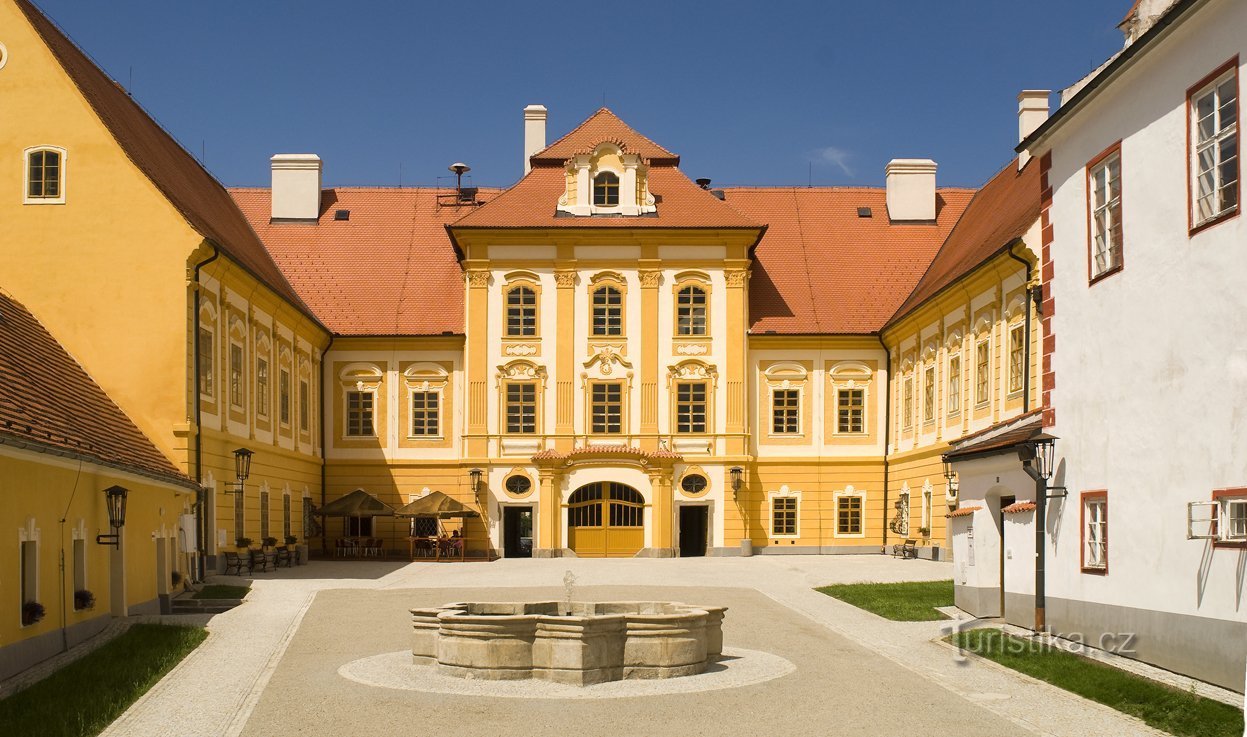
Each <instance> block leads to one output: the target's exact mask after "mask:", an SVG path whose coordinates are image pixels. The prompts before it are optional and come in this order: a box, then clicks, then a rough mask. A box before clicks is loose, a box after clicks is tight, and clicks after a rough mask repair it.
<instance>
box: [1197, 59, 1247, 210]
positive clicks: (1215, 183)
mask: <svg viewBox="0 0 1247 737" xmlns="http://www.w3.org/2000/svg"><path fill="white" fill-rule="evenodd" d="M1237 62H1238V59H1237V57H1236V58H1235V59H1233V60H1232V61H1231V62H1229V63H1228V64H1227V65H1226V66H1227V67H1229V68H1228V69H1226V70H1225V71H1224V72H1221V73H1220V74H1217V73H1216V72H1214V74H1217V76H1216V77H1215V78H1214V79H1213V80H1212V81H1211V82H1208V83H1207V84H1204V85H1202V86H1200V87H1198V89H1195V90H1194V91H1193V92H1191V93H1190V94H1189V97H1188V102H1187V104H1188V106H1189V108H1190V116H1191V118H1190V131H1191V140H1190V144H1189V145H1190V156H1191V161H1190V167H1191V197H1192V199H1193V200H1194V201H1193V202H1192V209H1193V214H1192V218H1191V220H1192V224H1193V225H1194V226H1196V227H1198V226H1200V225H1204V224H1206V223H1210V222H1212V221H1214V220H1217V219H1219V218H1221V217H1223V216H1225V215H1229V214H1231V213H1234V212H1237V211H1238V206H1239V196H1238V182H1239V160H1238V149H1239V145H1238V65H1237Z"/></svg>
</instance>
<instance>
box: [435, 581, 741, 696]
mask: <svg viewBox="0 0 1247 737" xmlns="http://www.w3.org/2000/svg"><path fill="white" fill-rule="evenodd" d="M568 588H569V590H570V584H569V585H568ZM726 611H727V608H726V607H711V606H690V605H688V604H681V603H678V602H659V601H610V602H577V601H571V600H570V598H569V600H567V601H540V602H531V603H511V602H461V603H455V604H446V605H445V606H441V607H433V608H426V609H412V610H411V621H412V642H411V655H412V660H413V661H414V662H415V663H416V664H417V665H426V666H435V667H436V668H437V669H438V671H439V672H442V673H446V674H449V675H455V676H460V677H463V678H480V679H487V680H519V679H527V678H542V679H546V680H549V681H554V682H557V683H564V684H571V685H577V686H587V685H591V684H594V683H604V682H606V681H618V680H622V679H631V678H677V677H680V676H691V675H697V674H699V673H704V672H705V670H706V668H707V667H708V666H709V665H710V664H711V663H714V662H715V661H716V660H718V659H719V657H720V655H721V654H722V652H723V628H722V625H723V614H724V612H726Z"/></svg>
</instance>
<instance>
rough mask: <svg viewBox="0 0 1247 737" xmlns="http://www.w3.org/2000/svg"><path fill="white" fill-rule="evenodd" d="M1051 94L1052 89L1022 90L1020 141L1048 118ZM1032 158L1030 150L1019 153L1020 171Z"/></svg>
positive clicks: (1019, 99) (1019, 115)
mask: <svg viewBox="0 0 1247 737" xmlns="http://www.w3.org/2000/svg"><path fill="white" fill-rule="evenodd" d="M1051 94H1052V92H1051V90H1022V92H1021V94H1019V95H1018V143H1021V142H1022V141H1025V140H1026V137H1027V136H1029V135H1030V134H1032V133H1034V132H1035V129H1036V128H1038V127H1039V126H1041V125H1043V123H1044V121H1045V120H1047V119H1048V96H1049V95H1051ZM1030 160H1031V154H1030V151H1023V152H1022V153H1020V154H1018V171H1021V170H1022V167H1024V166H1026V162H1028V161H1030Z"/></svg>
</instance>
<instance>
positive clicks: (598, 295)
mask: <svg viewBox="0 0 1247 737" xmlns="http://www.w3.org/2000/svg"><path fill="white" fill-rule="evenodd" d="M593 334H594V335H623V295H622V294H621V293H620V292H619V290H618V289H616V288H615V287H600V288H598V289H597V290H595V291H594V292H593Z"/></svg>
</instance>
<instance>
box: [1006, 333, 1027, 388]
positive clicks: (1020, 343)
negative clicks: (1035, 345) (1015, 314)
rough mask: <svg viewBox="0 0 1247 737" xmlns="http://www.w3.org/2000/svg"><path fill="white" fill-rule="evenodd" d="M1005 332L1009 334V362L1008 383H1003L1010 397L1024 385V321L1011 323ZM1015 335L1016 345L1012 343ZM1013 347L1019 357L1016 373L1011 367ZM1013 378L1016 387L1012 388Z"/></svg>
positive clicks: (1025, 336)
mask: <svg viewBox="0 0 1247 737" xmlns="http://www.w3.org/2000/svg"><path fill="white" fill-rule="evenodd" d="M1006 334H1007V335H1008V336H1009V355H1008V356H1007V358H1008V361H1009V363H1008V366H1009V378H1008V384H1006V385H1005V389H1006V390H1007V394H1008V396H1011V397H1012V396H1016V395H1019V394H1021V393H1022V390H1023V389H1024V388H1025V387H1026V370H1027V365H1026V340H1027V335H1026V325H1025V323H1023V322H1021V321H1018V322H1015V323H1013V324H1012V325H1010V326H1008V331H1007V333H1006ZM1015 337H1016V338H1017V340H1016V344H1017V345H1016V346H1015V345H1014V343H1015V340H1014V338H1015ZM1015 347H1016V350H1017V351H1018V354H1019V358H1018V367H1017V371H1016V375H1015V372H1014V367H1013V352H1014V350H1015ZM1015 379H1016V380H1017V388H1016V389H1014V388H1013V382H1014V380H1015Z"/></svg>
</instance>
